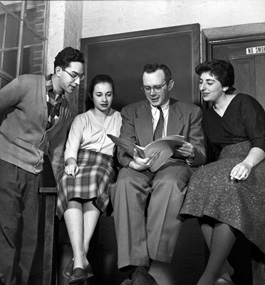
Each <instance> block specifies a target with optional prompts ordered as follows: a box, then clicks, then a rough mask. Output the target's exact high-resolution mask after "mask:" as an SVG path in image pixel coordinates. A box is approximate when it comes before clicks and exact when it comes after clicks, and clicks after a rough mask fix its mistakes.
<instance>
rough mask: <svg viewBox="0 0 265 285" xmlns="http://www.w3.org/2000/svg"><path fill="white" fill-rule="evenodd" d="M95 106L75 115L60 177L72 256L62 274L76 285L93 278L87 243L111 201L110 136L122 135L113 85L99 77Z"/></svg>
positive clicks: (60, 207) (60, 204) (60, 209)
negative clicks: (101, 214) (113, 103)
mask: <svg viewBox="0 0 265 285" xmlns="http://www.w3.org/2000/svg"><path fill="white" fill-rule="evenodd" d="M89 93H90V97H91V99H92V101H93V103H94V108H92V109H90V110H88V111H87V112H85V113H83V114H80V115H77V116H76V117H75V119H74V121H73V123H72V126H71V129H70V133H69V136H68V140H67V143H66V150H65V169H64V170H63V171H62V172H61V173H60V174H59V176H58V181H59V183H58V200H57V215H58V216H59V218H62V217H64V220H65V223H66V227H67V231H68V235H69V238H70V242H71V246H72V249H73V259H72V260H71V261H70V263H69V264H68V266H67V267H66V269H65V270H64V275H65V276H67V277H69V279H68V283H69V284H73V283H76V282H78V281H83V280H85V279H87V278H89V277H91V276H93V273H92V269H91V266H90V264H89V262H88V260H87V253H88V249H89V243H90V240H91V237H92V235H93V232H94V229H95V227H96V224H97V221H98V218H99V215H100V213H101V212H104V211H105V209H106V207H107V205H108V202H109V189H110V186H111V185H112V183H113V178H114V175H115V172H114V170H113V158H112V157H113V154H114V148H115V145H114V143H113V142H112V141H111V139H110V138H108V136H107V134H112V135H115V136H119V135H120V127H121V121H122V120H121V116H120V113H119V112H117V111H115V110H113V109H112V108H111V105H112V102H113V97H114V83H113V80H112V79H111V78H110V77H109V76H108V75H97V76H95V77H94V78H93V79H92V81H91V84H90V88H89Z"/></svg>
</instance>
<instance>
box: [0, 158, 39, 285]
mask: <svg viewBox="0 0 265 285" xmlns="http://www.w3.org/2000/svg"><path fill="white" fill-rule="evenodd" d="M39 181H40V179H39V175H35V174H32V173H30V172H27V171H25V170H23V169H21V168H19V167H17V166H15V165H12V164H10V163H8V162H5V161H3V160H0V284H1V282H2V283H3V284H6V285H10V284H12V285H18V284H19V285H22V284H23V285H24V284H27V282H28V278H29V274H30V270H31V267H32V261H33V257H34V253H35V250H36V247H37V232H38V217H39V195H38V188H39Z"/></svg>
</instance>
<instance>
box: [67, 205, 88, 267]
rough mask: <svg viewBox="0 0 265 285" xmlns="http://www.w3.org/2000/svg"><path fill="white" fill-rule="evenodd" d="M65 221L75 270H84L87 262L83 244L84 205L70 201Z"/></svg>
mask: <svg viewBox="0 0 265 285" xmlns="http://www.w3.org/2000/svg"><path fill="white" fill-rule="evenodd" d="M64 220H65V224H66V227H67V231H68V235H69V238H70V242H71V246H72V249H73V255H74V268H76V267H80V268H84V267H85V266H86V265H87V260H86V253H85V251H84V243H83V236H84V230H83V205H82V204H81V203H79V202H78V201H76V200H70V201H69V205H68V209H67V210H66V211H65V212H64Z"/></svg>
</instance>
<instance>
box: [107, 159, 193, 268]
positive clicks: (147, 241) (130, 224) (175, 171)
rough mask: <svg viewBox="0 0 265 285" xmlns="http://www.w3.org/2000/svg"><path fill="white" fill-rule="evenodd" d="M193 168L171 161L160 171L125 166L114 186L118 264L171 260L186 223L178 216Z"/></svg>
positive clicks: (113, 200) (180, 162) (113, 199)
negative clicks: (138, 169)
mask: <svg viewBox="0 0 265 285" xmlns="http://www.w3.org/2000/svg"><path fill="white" fill-rule="evenodd" d="M192 173H193V171H192V169H191V168H190V167H189V166H188V165H186V164H185V163H184V162H182V161H174V162H173V161H171V162H168V163H167V164H166V165H163V166H162V167H161V168H160V169H159V170H158V171H157V172H155V173H152V172H150V171H149V170H146V171H135V170H133V169H131V168H122V169H121V170H120V172H119V175H118V179H117V182H116V184H115V185H114V186H113V188H112V193H111V199H112V204H113V210H114V221H115V231H116V236H117V243H118V267H119V268H122V267H125V266H128V265H134V266H149V262H150V259H152V260H157V261H161V262H167V263H170V262H171V259H172V256H173V253H174V249H175V245H176V241H177V237H178V235H179V233H180V230H181V226H182V222H181V220H180V219H179V217H178V214H179V211H180V208H181V206H182V203H183V200H184V196H185V193H186V185H187V183H188V180H189V178H190V176H191V175H192Z"/></svg>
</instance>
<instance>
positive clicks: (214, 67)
mask: <svg viewBox="0 0 265 285" xmlns="http://www.w3.org/2000/svg"><path fill="white" fill-rule="evenodd" d="M195 72H196V73H197V74H198V75H199V76H201V74H202V73H204V72H209V73H210V74H211V75H214V76H215V77H216V79H217V80H218V81H220V83H221V84H222V86H223V87H228V89H227V90H226V91H225V93H226V94H233V93H234V91H235V90H236V88H234V87H233V85H234V83H235V73H234V67H233V65H232V64H231V63H230V62H229V61H226V60H221V59H213V60H209V61H205V62H203V63H200V64H199V65H198V66H197V67H196V68H195Z"/></svg>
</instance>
